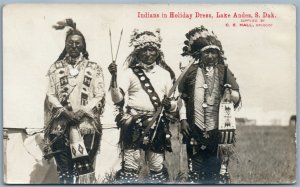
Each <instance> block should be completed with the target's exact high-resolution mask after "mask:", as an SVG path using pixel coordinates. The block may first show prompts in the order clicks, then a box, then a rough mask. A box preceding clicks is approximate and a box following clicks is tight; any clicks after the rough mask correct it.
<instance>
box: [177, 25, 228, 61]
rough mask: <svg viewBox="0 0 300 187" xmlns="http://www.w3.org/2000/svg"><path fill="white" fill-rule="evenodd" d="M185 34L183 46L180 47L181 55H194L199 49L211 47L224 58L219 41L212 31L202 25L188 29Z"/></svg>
mask: <svg viewBox="0 0 300 187" xmlns="http://www.w3.org/2000/svg"><path fill="white" fill-rule="evenodd" d="M185 36H186V38H187V40H185V41H184V44H185V46H184V47H183V48H182V50H183V53H182V54H181V55H182V56H186V55H191V56H195V55H198V54H199V53H200V52H201V51H204V50H206V49H209V48H213V49H217V50H218V51H219V52H220V55H221V57H222V58H223V59H225V57H224V51H223V48H222V44H221V42H220V41H219V40H218V38H217V36H216V35H215V34H214V32H213V31H211V32H209V31H208V30H207V29H206V28H205V27H204V26H203V25H201V26H200V27H196V28H194V29H192V30H190V31H189V32H188V33H186V35H185Z"/></svg>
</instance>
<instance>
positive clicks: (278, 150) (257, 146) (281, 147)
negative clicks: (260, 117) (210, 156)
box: [106, 125, 296, 184]
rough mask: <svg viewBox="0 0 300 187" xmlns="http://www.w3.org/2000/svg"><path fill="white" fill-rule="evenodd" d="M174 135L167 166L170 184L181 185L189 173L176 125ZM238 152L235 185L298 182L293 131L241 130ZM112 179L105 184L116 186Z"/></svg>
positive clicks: (233, 167)
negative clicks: (112, 183) (171, 151)
mask: <svg viewBox="0 0 300 187" xmlns="http://www.w3.org/2000/svg"><path fill="white" fill-rule="evenodd" d="M172 133H173V137H172V146H173V153H167V154H166V165H167V167H168V168H169V173H170V178H171V183H180V182H183V181H184V180H185V178H186V172H187V164H186V163H187V161H186V154H185V146H182V144H180V139H181V137H180V135H179V134H178V126H177V125H173V128H172ZM236 151H237V153H238V155H239V160H238V161H237V160H232V161H231V163H230V173H231V177H232V183H233V184H291V183H294V182H295V181H296V144H295V136H294V132H293V130H291V128H289V127H279V126H238V128H237V143H236ZM142 164H143V163H142ZM146 173H147V167H143V169H142V171H141V173H140V176H141V180H142V178H143V176H145V175H146ZM112 175H113V174H110V175H108V178H109V180H107V181H106V182H108V181H109V182H108V183H111V182H113V180H114V179H113V176H112Z"/></svg>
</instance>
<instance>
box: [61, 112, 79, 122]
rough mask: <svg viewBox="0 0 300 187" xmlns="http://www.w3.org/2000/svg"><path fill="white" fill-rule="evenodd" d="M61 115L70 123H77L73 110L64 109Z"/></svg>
mask: <svg viewBox="0 0 300 187" xmlns="http://www.w3.org/2000/svg"><path fill="white" fill-rule="evenodd" d="M61 115H62V116H63V117H64V118H65V119H66V120H67V121H68V122H70V123H74V124H75V123H78V122H79V121H78V120H77V119H76V116H75V114H74V112H71V111H68V110H64V111H63V112H62V113H61Z"/></svg>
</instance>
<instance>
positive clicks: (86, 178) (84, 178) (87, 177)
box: [78, 172, 96, 184]
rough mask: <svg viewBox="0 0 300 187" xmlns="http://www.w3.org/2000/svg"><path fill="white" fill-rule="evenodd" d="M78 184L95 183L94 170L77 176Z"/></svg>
mask: <svg viewBox="0 0 300 187" xmlns="http://www.w3.org/2000/svg"><path fill="white" fill-rule="evenodd" d="M78 178H79V179H78V184H95V183H96V177H95V172H91V173H87V174H83V175H79V176H78Z"/></svg>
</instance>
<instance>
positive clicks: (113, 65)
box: [108, 62, 118, 75]
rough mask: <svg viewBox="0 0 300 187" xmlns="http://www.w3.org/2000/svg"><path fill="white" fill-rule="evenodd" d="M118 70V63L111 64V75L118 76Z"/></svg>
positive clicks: (109, 68) (109, 67) (109, 69)
mask: <svg viewBox="0 0 300 187" xmlns="http://www.w3.org/2000/svg"><path fill="white" fill-rule="evenodd" d="M117 70H118V66H117V64H116V63H114V62H113V63H111V64H109V66H108V71H109V72H110V74H111V75H114V74H116V73H117Z"/></svg>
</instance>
